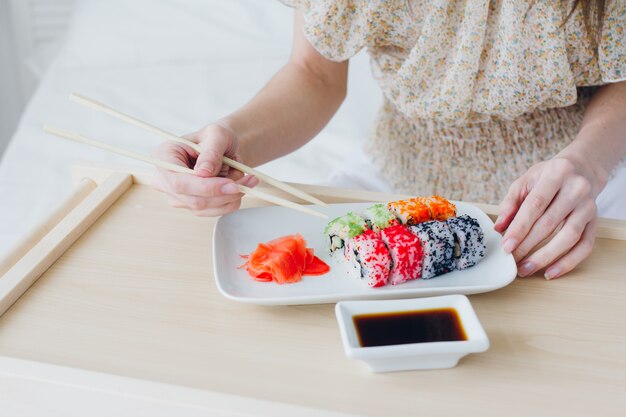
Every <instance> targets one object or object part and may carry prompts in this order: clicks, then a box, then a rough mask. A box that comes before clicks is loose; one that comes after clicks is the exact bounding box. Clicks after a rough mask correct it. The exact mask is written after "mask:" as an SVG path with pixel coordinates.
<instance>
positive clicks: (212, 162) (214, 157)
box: [194, 125, 236, 177]
mask: <svg viewBox="0 0 626 417" xmlns="http://www.w3.org/2000/svg"><path fill="white" fill-rule="evenodd" d="M200 139H201V140H200V143H199V145H200V149H201V151H200V154H199V155H198V158H197V159H196V165H195V167H194V170H195V171H196V173H197V175H199V176H201V177H215V176H217V175H219V174H220V172H221V171H222V157H223V156H224V155H230V154H234V153H235V149H236V140H235V138H234V137H233V135H232V133H231V132H230V131H228V130H226V129H225V128H223V127H221V126H219V125H210V126H207V127H206V128H204V129H203V130H202V131H201V132H200Z"/></svg>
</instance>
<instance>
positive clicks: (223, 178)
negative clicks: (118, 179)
mask: <svg viewBox="0 0 626 417" xmlns="http://www.w3.org/2000/svg"><path fill="white" fill-rule="evenodd" d="M185 138H186V139H189V140H191V141H192V142H195V143H197V144H199V145H200V148H201V152H200V153H199V154H198V152H196V151H195V150H193V149H192V148H191V147H189V146H187V145H184V144H181V143H176V142H171V141H167V142H164V143H162V144H161V145H160V146H159V147H158V148H157V149H156V150H155V152H154V156H155V157H156V158H158V159H160V160H162V161H166V162H170V163H173V164H177V165H182V166H186V167H188V168H192V169H193V170H194V171H195V175H192V174H182V173H178V172H173V171H169V170H166V169H163V168H157V172H156V173H155V175H154V177H153V180H152V186H153V187H154V188H155V189H157V190H159V191H162V192H164V193H166V194H167V195H168V196H169V202H170V204H171V205H172V206H174V207H182V208H187V209H189V210H191V211H192V212H193V213H194V214H195V215H197V216H220V215H222V214H226V213H230V212H232V211H235V210H237V209H239V206H240V205H241V197H243V194H242V193H240V192H239V190H238V189H237V184H241V185H245V186H246V187H254V186H256V185H257V184H258V183H259V180H258V179H257V178H256V177H254V176H250V175H245V176H244V174H243V173H241V172H240V171H237V170H235V169H233V168H230V167H229V166H227V165H225V164H223V163H222V157H223V156H226V157H228V158H231V159H234V160H236V161H239V156H238V155H237V150H238V143H237V137H236V136H235V134H234V132H232V131H231V130H230V129H228V128H226V127H223V126H220V125H216V124H213V125H209V126H207V127H205V128H203V129H201V130H199V131H197V132H195V133H191V134H189V135H186V136H185Z"/></svg>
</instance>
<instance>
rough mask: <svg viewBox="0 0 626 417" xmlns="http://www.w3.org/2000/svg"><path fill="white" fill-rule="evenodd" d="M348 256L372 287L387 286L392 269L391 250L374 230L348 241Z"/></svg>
mask: <svg viewBox="0 0 626 417" xmlns="http://www.w3.org/2000/svg"><path fill="white" fill-rule="evenodd" d="M346 256H347V258H348V261H349V262H350V263H351V264H352V266H353V268H354V270H355V271H356V272H358V274H359V276H360V277H361V279H363V280H365V282H366V283H367V285H368V286H370V287H373V288H375V287H382V286H383V285H385V284H387V277H388V276H389V270H390V268H391V257H390V255H389V250H387V247H386V246H385V244H384V243H383V241H382V240H381V238H380V235H379V234H378V233H376V232H374V231H372V230H366V231H365V232H364V233H363V234H360V235H358V236H355V237H353V238H352V239H350V240H349V241H348V245H347V247H346Z"/></svg>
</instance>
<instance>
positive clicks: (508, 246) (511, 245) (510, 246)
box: [502, 239, 517, 254]
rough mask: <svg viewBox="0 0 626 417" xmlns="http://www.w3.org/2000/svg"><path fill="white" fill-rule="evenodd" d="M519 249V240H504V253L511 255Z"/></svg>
mask: <svg viewBox="0 0 626 417" xmlns="http://www.w3.org/2000/svg"><path fill="white" fill-rule="evenodd" d="M516 247H517V240H515V239H504V241H503V242H502V250H503V251H504V253H507V254H509V253H511V252H513V251H514V250H515V248H516Z"/></svg>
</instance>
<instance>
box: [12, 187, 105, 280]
mask: <svg viewBox="0 0 626 417" xmlns="http://www.w3.org/2000/svg"><path fill="white" fill-rule="evenodd" d="M95 188H96V183H95V182H93V181H92V180H91V179H89V178H81V180H80V181H79V182H78V184H77V185H76V188H75V189H74V190H73V191H72V192H71V193H70V195H69V196H67V197H66V198H65V199H64V200H63V201H61V203H59V205H58V206H57V207H56V208H55V209H53V210H52V212H51V213H50V215H49V216H48V217H46V218H45V219H44V220H43V221H41V222H40V223H39V224H37V225H36V226H35V227H34V228H33V229H32V230H31V231H30V233H28V235H27V236H25V237H24V238H23V239H22V240H21V241H19V242H17V243H16V244H15V246H13V248H12V249H11V250H10V251H9V252H8V253H7V254H6V255H5V256H4V258H2V259H1V260H0V277H2V276H3V275H4V274H5V273H6V272H7V271H8V270H9V269H10V268H11V267H12V266H13V265H15V264H16V263H17V261H19V260H20V259H21V258H22V257H23V256H24V255H25V254H26V253H27V252H28V251H29V250H30V249H32V247H33V246H35V244H37V242H39V241H40V240H41V239H42V238H43V237H44V236H45V235H46V234H48V232H50V230H51V229H52V228H53V227H54V226H56V225H57V224H58V223H59V222H60V221H61V220H63V218H64V217H65V216H67V214H68V213H69V212H70V211H72V209H74V207H76V206H77V205H78V203H80V202H81V201H83V199H84V198H85V197H86V196H87V195H89V193H90V192H92V191H93V190H94V189H95Z"/></svg>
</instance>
